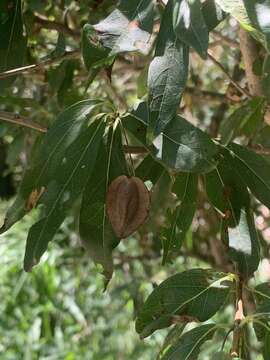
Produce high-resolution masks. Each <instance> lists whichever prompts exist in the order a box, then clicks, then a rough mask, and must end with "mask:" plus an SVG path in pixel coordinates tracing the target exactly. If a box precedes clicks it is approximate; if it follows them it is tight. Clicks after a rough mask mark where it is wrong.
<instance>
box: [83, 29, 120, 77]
mask: <svg viewBox="0 0 270 360" xmlns="http://www.w3.org/2000/svg"><path fill="white" fill-rule="evenodd" d="M109 54H110V49H109V48H105V47H104V46H103V45H102V44H101V43H100V40H99V38H98V33H97V32H96V30H95V29H94V27H93V26H92V25H90V24H85V25H84V27H83V32H82V56H83V61H84V64H85V67H86V69H87V70H88V71H89V79H90V80H89V83H90V82H91V81H92V80H94V78H95V76H96V75H97V73H98V72H99V70H100V69H101V68H102V67H106V66H110V65H111V64H112V63H113V61H114V58H115V57H114V56H110V55H109Z"/></svg>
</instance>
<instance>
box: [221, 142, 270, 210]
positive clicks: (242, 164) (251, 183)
mask: <svg viewBox="0 0 270 360" xmlns="http://www.w3.org/2000/svg"><path fill="white" fill-rule="evenodd" d="M228 149H229V151H230V153H231V157H232V160H233V166H234V169H235V171H236V172H237V173H238V175H239V177H240V178H241V179H242V181H243V182H244V183H245V184H246V185H247V186H248V187H249V189H250V191H251V192H252V193H253V195H254V196H256V198H257V199H258V200H259V201H260V202H262V203H263V204H264V205H266V206H267V207H268V208H270V165H269V163H268V162H267V161H266V160H265V159H264V158H263V157H262V156H261V155H259V154H256V153H255V152H254V151H252V150H250V149H247V148H246V147H243V146H240V145H238V144H234V143H233V144H230V145H229V146H228Z"/></svg>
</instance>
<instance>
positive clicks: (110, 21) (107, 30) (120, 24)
mask: <svg viewBox="0 0 270 360" xmlns="http://www.w3.org/2000/svg"><path fill="white" fill-rule="evenodd" d="M154 15H155V12H154V3H153V1H152V0H122V1H121V2H120V5H119V6H118V8H117V9H115V10H114V11H113V12H112V13H111V14H110V15H109V16H108V17H107V18H106V19H104V20H102V21H101V22H100V23H98V24H96V25H94V29H95V30H96V31H97V33H98V37H99V40H100V42H101V43H102V44H103V46H104V47H106V48H110V49H111V52H110V54H111V55H115V54H118V53H120V52H127V51H141V52H142V53H148V51H149V50H150V45H151V42H150V37H151V33H152V28H153V23H154Z"/></svg>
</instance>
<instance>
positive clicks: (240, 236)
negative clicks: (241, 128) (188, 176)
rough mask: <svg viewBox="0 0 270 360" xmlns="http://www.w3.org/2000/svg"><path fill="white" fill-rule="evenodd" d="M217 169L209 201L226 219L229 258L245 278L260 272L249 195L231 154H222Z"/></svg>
mask: <svg viewBox="0 0 270 360" xmlns="http://www.w3.org/2000/svg"><path fill="white" fill-rule="evenodd" d="M222 157H223V158H222V159H221V160H220V162H219V164H218V166H217V168H216V169H215V170H214V171H212V172H211V173H208V174H206V175H205V184H206V191H207V194H208V197H209V199H210V201H211V202H212V204H213V205H214V206H215V208H216V209H217V210H218V211H219V213H220V214H221V216H222V238H223V240H225V241H226V242H227V243H228V246H229V256H230V257H231V259H232V260H233V261H234V262H235V263H236V264H237V270H238V272H239V273H240V274H241V275H242V276H243V277H249V276H251V275H252V274H253V272H254V271H255V270H256V269H257V267H258V265H259V261H260V248H259V240H258V235H257V231H256V228H255V224H254V218H253V213H252V210H251V208H250V198H249V193H248V190H247V188H246V185H245V183H244V182H243V181H242V180H241V177H240V176H239V175H238V173H237V171H236V169H235V166H234V164H233V159H232V157H231V156H230V154H229V152H228V151H223V152H222Z"/></svg>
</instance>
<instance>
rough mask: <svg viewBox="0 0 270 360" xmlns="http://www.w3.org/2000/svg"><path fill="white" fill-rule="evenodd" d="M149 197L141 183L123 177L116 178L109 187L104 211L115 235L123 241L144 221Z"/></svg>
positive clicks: (134, 178)
mask: <svg viewBox="0 0 270 360" xmlns="http://www.w3.org/2000/svg"><path fill="white" fill-rule="evenodd" d="M149 206H150V196H149V191H148V190H147V188H146V186H145V185H144V183H143V181H142V180H141V179H139V178H137V177H134V176H133V177H130V178H128V177H127V176H125V175H122V176H119V177H117V178H116V179H115V180H114V181H113V182H112V183H111V185H110V186H109V189H108V192H107V198H106V210H107V214H108V218H109V221H110V223H111V225H112V228H113V230H114V232H115V234H116V235H117V236H118V237H119V238H121V239H123V238H126V237H128V236H129V235H131V234H132V233H133V232H134V231H136V230H137V229H138V228H139V227H140V226H141V225H142V224H143V223H144V222H145V220H146V218H147V216H148V212H149Z"/></svg>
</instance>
